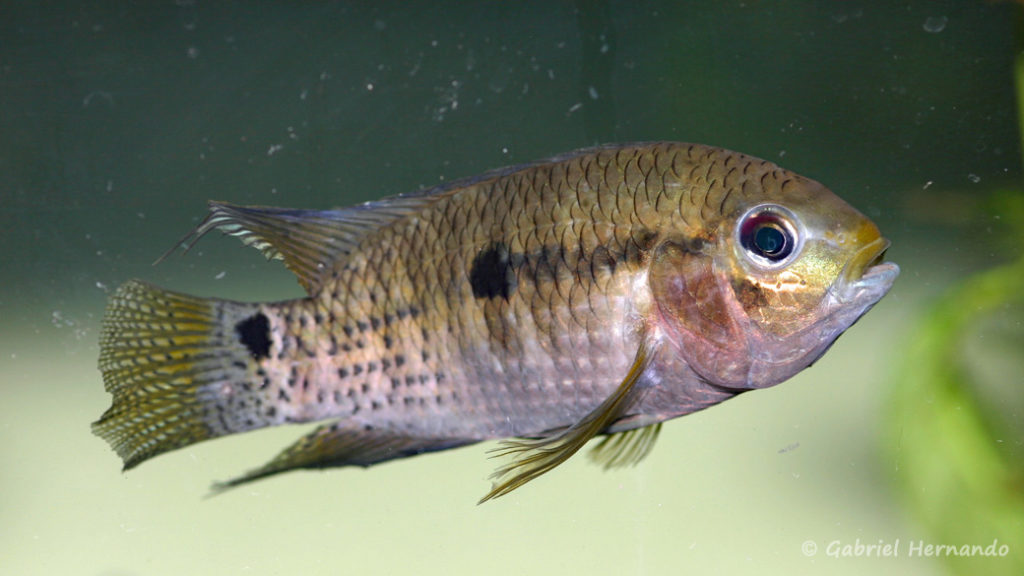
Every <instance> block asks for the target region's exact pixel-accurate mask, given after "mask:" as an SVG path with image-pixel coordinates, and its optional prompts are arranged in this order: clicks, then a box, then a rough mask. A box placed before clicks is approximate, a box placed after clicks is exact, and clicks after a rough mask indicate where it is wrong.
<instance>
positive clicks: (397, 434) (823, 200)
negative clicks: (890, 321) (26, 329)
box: [93, 143, 899, 501]
mask: <svg viewBox="0 0 1024 576" xmlns="http://www.w3.org/2000/svg"><path fill="white" fill-rule="evenodd" d="M215 229H216V230H221V231H222V232H225V233H227V234H230V235H233V236H237V237H238V238H240V239H241V240H242V241H243V242H244V243H246V244H249V245H252V246H254V247H256V248H257V249H259V250H261V251H262V252H263V253H264V254H265V255H266V256H267V257H269V258H279V259H282V260H284V263H285V265H286V266H287V267H288V268H290V269H291V270H292V271H293V272H294V273H295V274H296V275H297V276H298V279H299V282H300V283H301V284H302V286H303V287H304V288H305V290H306V293H307V294H308V295H307V296H306V297H304V298H299V299H296V300H290V301H284V302H271V303H243V302H234V301H228V300H217V299H206V298H199V297H195V296H188V295H185V294H179V293H174V292H170V291H166V290H163V289H160V288H157V287H155V286H151V285H148V284H145V283H142V282H139V281H134V280H133V281H129V282H128V283H126V284H124V285H123V286H121V287H120V288H119V289H118V290H117V291H116V293H115V294H114V295H113V296H111V298H110V302H109V305H108V308H107V311H106V316H105V318H104V322H103V329H102V336H101V338H100V358H99V368H100V370H101V371H102V373H103V381H104V384H105V387H106V390H107V391H108V392H110V393H111V394H112V395H113V405H112V406H111V407H110V408H109V409H108V410H107V411H106V413H105V414H103V416H102V418H101V419H100V420H99V421H98V422H96V423H95V424H94V425H93V430H94V431H95V433H96V434H98V435H99V436H102V437H103V438H104V439H106V440H107V441H108V442H109V443H110V444H111V446H112V447H113V448H114V450H116V451H117V453H118V454H119V455H120V456H121V458H122V459H123V460H124V466H125V469H128V468H132V467H134V466H135V465H137V464H139V463H140V462H142V461H144V460H146V459H148V458H151V457H153V456H156V455H158V454H161V453H163V452H167V451H169V450H174V449H177V448H182V447H184V446H188V445H190V444H193V443H195V442H199V441H202V440H207V439H210V438H216V437H218V436H224V435H227V434H234V433H237V432H244V431H246V430H253V429H256V428H262V427H266V426H277V425H279V424H287V423H294V422H311V421H326V423H325V424H324V425H322V426H321V427H319V428H317V429H316V430H315V431H313V432H312V433H310V434H309V435H308V436H306V437H304V438H302V439H300V440H299V441H298V442H297V443H295V444H294V445H292V446H291V447H289V448H287V449H286V450H284V452H282V453H281V454H280V455H278V456H277V457H276V458H275V459H273V460H272V461H270V462H269V463H268V464H266V465H265V466H263V467H262V468H258V469H256V470H254V471H251V472H249V473H248V474H246V475H244V476H241V477H240V478H236V479H234V480H230V481H228V482H226V483H223V484H220V485H219V487H221V488H224V487H229V486H235V485H238V484H240V483H243V482H247V481H250V480H254V479H256V478H261V477H265V476H269V475H271V474H276V473H278V472H284V471H287V470H293V469H297V468H326V467H332V466H349V465H358V466H370V465H372V464H376V463H378V462H383V461H385V460H391V459H395V458H403V457H406V456H411V455H415V454H420V453H423V452H431V451H437V450H446V449H449V448H455V447H457V446H464V445H467V444H472V443H475V442H480V441H482V440H487V439H496V438H497V439H501V438H504V439H509V438H512V439H511V440H506V441H505V442H503V443H502V444H500V445H499V448H498V449H497V452H498V453H499V454H501V455H504V456H506V457H508V463H507V464H506V465H504V466H502V467H500V468H499V469H498V470H497V471H496V472H495V473H494V475H493V476H492V479H493V480H494V484H493V486H492V489H491V491H490V492H489V493H488V494H487V495H486V496H484V498H483V500H481V501H484V500H488V499H490V498H494V497H496V496H501V495H503V494H507V493H508V492H509V491H511V490H513V489H515V488H517V487H518V486H521V485H522V484H524V483H526V482H528V481H529V480H532V479H533V478H536V477H537V476H539V475H541V474H543V473H544V472H547V471H548V470H550V469H552V468H554V467H555V466H557V465H558V464H560V463H562V462H564V461H565V460H566V459H568V458H569V457H570V456H572V455H573V454H574V453H575V452H576V451H577V450H579V449H580V448H581V447H582V446H583V445H584V444H586V443H587V442H588V441H589V440H590V439H591V438H594V437H595V436H603V437H604V438H603V439H602V440H601V441H600V443H599V444H597V446H596V449H595V450H594V451H593V452H592V454H593V455H594V456H595V458H596V460H597V461H599V462H600V463H603V464H604V465H605V466H606V467H611V466H619V465H624V464H632V463H635V462H637V461H639V460H640V459H642V458H643V457H644V456H645V455H646V454H647V453H648V451H649V450H650V449H651V447H652V445H653V443H654V440H655V438H656V437H657V434H658V430H659V427H660V425H661V424H660V423H661V422H663V421H665V420H668V419H670V418H675V417H677V416H682V415H684V414H688V413H691V412H694V411H696V410H700V409H703V408H707V407H708V406H711V405H714V404H717V403H719V402H721V401H723V400H726V399H729V398H731V397H733V396H736V395H737V394H740V393H741V392H744V391H747V390H752V389H756V388H765V387H768V386H772V385H775V384H778V383H779V382H782V381H783V380H786V379H787V378H789V377H791V376H793V375H794V374H796V373H797V372H799V371H801V370H803V369H804V368H806V367H807V366H809V365H810V364H811V363H812V362H814V361H815V360H816V359H817V358H819V357H820V356H821V355H822V354H824V353H825V351H826V350H827V349H828V348H829V346H830V345H831V344H832V343H833V342H834V341H835V340H836V338H838V337H839V335H840V334H842V333H843V331H844V330H846V329H847V328H849V327H850V326H851V325H852V324H853V323H854V322H856V321H857V319H858V318H860V317H861V315H863V314H864V313H865V312H867V311H868V309H870V308H871V307H872V306H873V305H874V304H875V303H876V302H878V300H879V299H880V298H881V297H882V296H883V295H885V293H886V292H887V291H888V290H889V288H890V286H891V285H892V283H893V281H894V280H895V279H896V276H897V274H898V273H899V268H898V267H897V266H896V265H895V264H892V263H888V262H882V258H883V254H884V252H885V250H886V248H887V247H888V245H889V242H888V241H887V240H885V239H884V238H882V236H881V235H880V233H879V230H878V228H877V227H876V226H875V225H874V224H873V223H872V222H871V221H870V220H868V219H867V218H866V217H865V216H863V215H862V214H861V213H859V212H858V211H856V210H855V209H853V208H852V207H850V206H849V205H848V204H846V203H845V202H843V201H842V200H840V199H839V198H838V197H837V196H835V195H834V194H833V193H832V192H830V191H829V190H828V189H826V188H825V187H824V186H822V185H821V184H819V183H818V182H815V181H813V180H809V179H807V178H804V177H802V176H799V175H797V174H794V173H792V172H788V171H786V170H784V169H782V168H779V167H778V166H776V165H775V164H772V163H771V162H767V161H764V160H759V159H756V158H752V157H749V156H745V155H743V154H738V153H735V152H730V151H728V150H722V149H719V148H712V147H708V146H701V145H696V144H680V143H643V144H631V145H623V146H605V147H600V148H592V149H587V150H581V151H577V152H573V153H570V154H566V155H563V156H559V157H556V158H552V159H550V160H545V161H541V162H536V163H533V164H527V165H523V166H516V167H512V168H506V169H502V170H497V171H494V172H489V173H486V174H484V175H482V176H479V177H476V178H472V179H468V180H463V181H459V182H455V183H452V184H448V185H445V186H441V187H438V188H433V189H430V190H425V191H421V192H414V193H410V194H403V195H399V196H395V197H391V198H386V199H383V200H379V201H376V202H369V203H366V204H362V205H358V206H353V207H350V208H341V209H336V210H290V209H282V208H267V207H247V206H236V205H232V204H227V203H223V202H211V203H210V214H209V216H208V217H207V218H206V220H205V221H204V222H203V223H202V224H200V225H199V226H198V227H197V228H196V229H195V230H194V231H193V232H192V233H191V234H189V235H188V236H186V237H185V238H184V239H183V240H182V242H181V243H180V246H182V247H184V248H185V249H186V250H187V249H188V248H189V247H191V246H192V245H193V243H194V242H195V241H196V240H198V239H199V238H200V237H201V236H203V235H204V234H206V233H207V232H209V231H211V230H215Z"/></svg>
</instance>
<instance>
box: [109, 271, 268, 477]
mask: <svg viewBox="0 0 1024 576" xmlns="http://www.w3.org/2000/svg"><path fill="white" fill-rule="evenodd" d="M254 325H255V326H256V328H255V329H257V331H258V330H262V333H260V334H257V335H256V336H255V338H256V339H261V338H262V339H263V341H264V342H269V335H268V333H267V330H268V329H267V322H266V317H265V316H263V315H262V313H261V312H260V310H259V307H258V305H256V304H243V303H238V302H230V301H224V300H213V299H203V298H196V297H193V296H187V295H185V294H178V293H174V292H169V291H166V290H162V289H160V288H158V287H156V286H152V285H149V284H145V283H143V282H139V281H130V282H128V283H126V284H124V285H123V286H121V287H120V288H118V290H117V292H116V293H115V294H114V295H113V296H111V298H110V302H109V304H108V306H107V312H106V316H105V317H104V320H103V329H102V333H101V336H100V359H99V368H100V371H102V372H103V383H104V386H105V388H106V390H107V392H110V393H111V394H113V396H114V398H113V403H112V405H111V407H110V408H109V409H108V410H107V411H106V412H105V413H104V414H103V416H102V417H101V418H100V419H99V421H97V422H95V423H93V425H92V429H93V432H94V433H95V434H96V435H97V436H100V437H102V438H103V439H104V440H106V441H107V442H108V443H109V444H110V445H111V447H112V448H113V449H114V450H115V451H116V452H117V453H118V455H119V456H121V459H122V460H124V467H125V469H126V470H127V469H129V468H132V467H134V466H136V465H137V464H139V463H141V462H142V461H144V460H146V459H148V458H151V457H153V456H156V455H157V454H161V453H163V452H167V451H170V450H174V449H177V448H182V447H185V446H188V445H190V444H194V443H196V442H200V441H202V440H206V439H209V438H215V437H217V436H222V435H225V434H230V433H232V432H240V431H242V430H247V429H251V428H257V427H260V426H266V425H269V424H271V423H276V422H270V421H260V419H259V417H258V415H256V414H253V411H254V410H255V408H256V407H258V406H259V405H260V400H261V399H260V398H255V397H254V395H256V394H262V392H260V391H258V390H255V387H253V386H251V385H250V384H249V382H250V380H251V378H252V374H251V371H252V369H253V365H254V361H253V355H254V352H252V350H251V349H249V348H247V347H246V344H244V343H243V342H242V341H241V340H243V339H244V338H240V337H239V336H240V334H239V333H240V332H241V331H242V329H243V328H242V327H245V329H246V330H248V331H250V332H251V331H252V330H253V329H254V328H253V327H254ZM249 338H250V340H251V339H252V338H253V336H249ZM240 409H241V410H242V411H243V412H246V413H245V414H241V415H239V411H240Z"/></svg>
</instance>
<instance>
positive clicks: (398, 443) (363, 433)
mask: <svg viewBox="0 0 1024 576" xmlns="http://www.w3.org/2000/svg"><path fill="white" fill-rule="evenodd" d="M476 442H477V440H469V439H462V438H421V437H416V436H408V435H404V434H401V433H397V432H392V431H390V430H385V429H381V428H368V427H358V428H356V427H351V426H346V425H345V424H344V423H341V422H336V423H333V424H326V425H324V426H320V427H318V428H316V429H315V430H313V431H312V432H310V433H309V434H308V435H306V436H304V437H302V438H300V439H299V441H298V442H296V443H294V444H292V445H291V446H289V447H288V448H285V450H284V451H282V452H281V453H280V454H278V455H277V456H276V457H275V458H274V459H273V460H271V461H270V462H268V463H267V464H266V465H264V466H262V467H260V468H257V469H255V470H251V471H249V472H247V473H246V474H244V475H242V476H239V477H237V478H232V479H231V480H228V481H226V482H219V483H217V484H215V485H214V486H213V491H214V493H218V492H222V491H224V490H227V489H228V488H234V487H235V486H239V485H241V484H246V483H248V482H252V481H253V480H258V479H260V478H266V477H267V476H272V475H274V474H279V473H281V472H288V471H290V470H297V469H300V468H333V467H340V466H362V467H366V466H372V465H373V464H377V463H380V462H384V461H387V460H394V459H396V458H406V457H408V456H415V455H417V454H423V453H425V452H436V451H439V450H448V449H449V448H457V447H459V446H466V445H468V444H473V443H476Z"/></svg>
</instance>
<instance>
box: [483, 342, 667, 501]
mask: <svg viewBox="0 0 1024 576" xmlns="http://www.w3.org/2000/svg"><path fill="white" fill-rule="evenodd" d="M652 352H653V351H652V350H648V345H647V344H646V341H644V342H643V343H641V345H640V348H639V349H638V350H637V353H636V358H635V359H634V360H633V366H632V367H631V368H630V369H629V373H628V374H627V375H626V377H625V379H623V380H622V383H621V384H619V387H618V388H617V389H616V390H615V393H614V394H612V395H611V396H610V397H608V399H606V400H605V401H604V402H602V403H601V405H600V406H598V407H597V408H595V409H594V410H593V411H592V412H590V413H589V414H587V415H586V416H584V417H583V419H582V420H580V421H579V422H577V423H576V424H573V425H572V426H570V427H569V428H566V429H564V430H561V431H559V432H556V433H555V434H552V435H550V436H545V437H542V438H536V439H516V440H506V441H504V442H502V443H501V445H500V446H499V447H498V448H496V449H495V450H494V452H495V456H514V457H515V460H513V461H512V462H510V463H508V464H506V465H504V466H502V467H500V468H498V469H497V470H495V472H494V473H493V474H491V479H492V480H493V481H494V483H493V485H492V487H491V491H490V492H488V493H487V495H486V496H484V497H483V498H481V499H480V502H479V503H480V504H482V503H484V502H486V501H488V500H490V499H492V498H497V497H498V496H504V495H505V494H508V493H509V492H511V491H513V490H515V489H516V488H518V487H520V486H522V485H523V484H526V483H527V482H529V481H530V480H533V479H534V478H536V477H538V476H540V475H541V474H544V473H545V472H547V471H549V470H551V469H552V468H554V467H556V466H558V465H559V464H561V463H562V462H565V461H566V460H568V459H569V457H571V456H572V455H573V454H575V453H576V451H577V450H579V449H580V448H582V447H583V445H584V444H586V443H587V442H588V441H589V440H590V439H591V438H593V437H594V436H596V435H597V434H599V433H600V432H601V431H602V430H604V429H606V428H607V427H608V426H609V425H610V424H611V423H612V422H615V421H616V420H617V419H619V418H621V417H622V416H623V415H624V414H625V412H626V410H628V409H629V407H630V406H633V405H634V404H635V403H636V400H637V399H638V398H639V396H640V394H642V393H643V387H641V386H637V381H638V380H639V379H640V376H641V375H642V374H643V373H644V371H645V370H646V369H647V365H648V363H649V362H650V359H651V358H652V357H653V354H652Z"/></svg>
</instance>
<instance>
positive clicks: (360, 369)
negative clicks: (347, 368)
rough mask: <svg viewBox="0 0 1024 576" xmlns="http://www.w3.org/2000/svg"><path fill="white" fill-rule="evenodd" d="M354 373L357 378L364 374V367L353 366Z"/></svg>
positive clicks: (359, 365)
mask: <svg viewBox="0 0 1024 576" xmlns="http://www.w3.org/2000/svg"><path fill="white" fill-rule="evenodd" d="M352 373H353V374H355V375H356V376H359V375H360V374H362V373H363V365H362V364H356V365H354V366H352Z"/></svg>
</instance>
